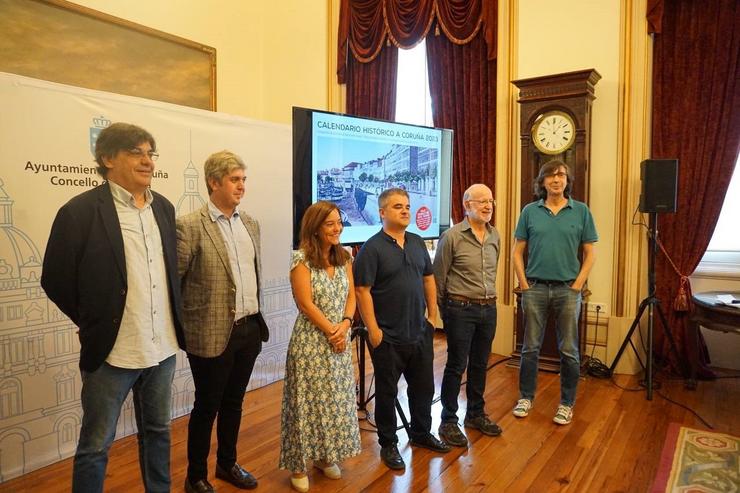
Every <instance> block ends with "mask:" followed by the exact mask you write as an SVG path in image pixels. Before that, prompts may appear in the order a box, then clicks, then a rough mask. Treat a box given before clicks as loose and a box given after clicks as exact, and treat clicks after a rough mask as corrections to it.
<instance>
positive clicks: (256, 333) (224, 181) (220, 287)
mask: <svg viewBox="0 0 740 493" xmlns="http://www.w3.org/2000/svg"><path fill="white" fill-rule="evenodd" d="M245 169H246V166H245V165H244V162H243V161H242V160H241V158H240V157H239V156H237V155H236V154H234V153H232V152H229V151H221V152H217V153H215V154H213V155H211V156H210V157H209V158H208V159H207V160H206V163H205V167H204V171H205V179H206V186H207V187H208V194H209V200H208V203H207V204H206V205H205V206H203V208H201V209H200V210H199V211H195V212H193V213H191V214H188V215H187V216H184V217H181V218H179V219H178V220H177V256H178V272H179V275H180V280H181V284H182V302H183V329H184V332H185V347H186V351H187V353H188V360H189V361H190V369H191V370H192V373H193V381H194V382H195V405H194V407H193V411H192V412H191V413H190V423H189V425H188V474H187V477H186V478H185V491H186V492H188V493H208V492H213V491H215V490H214V488H213V486H212V485H211V484H210V483H209V482H208V466H207V460H208V454H209V452H210V443H211V431H212V429H213V422H214V421H215V419H216V417H217V416H218V425H217V438H218V451H217V457H216V458H217V461H216V477H217V478H219V479H223V480H225V481H228V482H229V483H231V484H233V485H235V486H237V487H239V488H243V489H252V488H255V487H257V480H256V479H255V478H254V476H252V475H251V474H250V473H249V472H247V471H246V470H244V469H243V468H242V467H241V466H240V465H239V464H237V463H236V441H237V437H238V435H239V425H240V423H241V417H242V401H243V399H244V392H245V390H246V388H247V384H248V383H249V377H250V375H251V374H252V368H253V367H254V362H255V360H256V359H257V355H258V354H259V352H260V350H261V349H262V342H263V341H267V339H268V337H269V332H268V328H267V325H266V324H265V321H264V319H263V317H262V314H261V313H260V306H259V284H260V283H259V281H260V265H261V264H260V230H259V224H258V223H257V221H255V220H254V219H253V218H251V217H250V216H248V215H247V214H245V213H244V212H242V211H239V210H238V209H237V207H238V206H239V203H240V201H241V199H242V197H243V196H244V183H245V180H246V178H245V176H244V171H245Z"/></svg>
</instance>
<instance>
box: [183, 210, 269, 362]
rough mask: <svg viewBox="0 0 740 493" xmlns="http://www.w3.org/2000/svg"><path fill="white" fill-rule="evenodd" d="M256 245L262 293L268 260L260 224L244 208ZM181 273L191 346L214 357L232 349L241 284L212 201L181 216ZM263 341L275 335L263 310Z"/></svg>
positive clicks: (186, 330) (193, 350)
mask: <svg viewBox="0 0 740 493" xmlns="http://www.w3.org/2000/svg"><path fill="white" fill-rule="evenodd" d="M239 217H240V218H241V219H242V222H244V226H246V228H247V231H248V232H249V236H250V237H251V238H252V242H253V243H254V253H255V270H256V273H257V296H258V298H259V294H260V289H259V285H260V280H261V275H262V272H261V271H262V263H261V260H260V227H259V223H258V222H257V221H255V220H254V219H253V218H252V217H250V216H249V215H247V214H245V213H244V212H242V211H239ZM177 272H178V274H179V276H180V282H181V286H182V304H183V310H182V312H183V331H184V333H185V350H186V351H187V352H188V353H191V354H194V355H196V356H200V357H202V358H214V357H216V356H219V355H220V354H221V353H223V352H224V350H225V349H226V345H227V344H228V342H229V337H231V329H232V327H233V324H234V314H235V313H236V284H235V282H234V275H233V273H232V272H231V267H230V264H229V255H228V253H227V252H226V247H225V246H224V240H223V237H222V236H221V230H220V229H219V227H218V224H216V223H214V222H213V221H212V220H211V217H210V216H209V214H208V205H207V204H206V205H204V206H203V207H202V208H201V209H200V210H198V211H195V212H192V213H190V214H188V215H186V216H183V217H180V218H178V219H177ZM257 319H258V322H259V324H260V333H261V337H262V340H263V341H267V340H268V338H269V336H270V334H269V330H268V327H267V324H266V323H265V320H264V318H263V317H262V313H258V314H257Z"/></svg>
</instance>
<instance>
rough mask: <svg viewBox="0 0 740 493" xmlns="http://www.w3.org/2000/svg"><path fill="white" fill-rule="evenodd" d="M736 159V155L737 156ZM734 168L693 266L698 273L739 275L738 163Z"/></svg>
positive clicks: (739, 170) (739, 187)
mask: <svg viewBox="0 0 740 493" xmlns="http://www.w3.org/2000/svg"><path fill="white" fill-rule="evenodd" d="M738 162H740V158H739V159H738ZM738 162H736V163H735V171H734V172H733V174H732V179H731V180H730V186H729V187H728V188H727V195H725V203H724V205H723V206H722V211H721V212H720V214H719V219H718V220H717V226H716V227H715V228H714V234H713V235H712V240H711V241H710V242H709V246H708V247H707V251H706V253H705V254H704V257H703V258H702V259H701V262H700V263H699V267H698V268H697V269H696V274H698V275H700V276H702V277H712V276H716V275H721V276H730V277H740V229H738V227H737V216H738V213H740V166H738Z"/></svg>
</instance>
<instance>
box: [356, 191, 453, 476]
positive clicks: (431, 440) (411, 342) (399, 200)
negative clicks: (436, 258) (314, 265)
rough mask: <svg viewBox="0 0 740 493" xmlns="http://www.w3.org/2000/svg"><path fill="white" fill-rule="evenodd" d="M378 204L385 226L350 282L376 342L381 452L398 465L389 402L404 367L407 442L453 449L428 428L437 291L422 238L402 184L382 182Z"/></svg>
mask: <svg viewBox="0 0 740 493" xmlns="http://www.w3.org/2000/svg"><path fill="white" fill-rule="evenodd" d="M378 206H379V208H380V218H381V219H382V221H383V229H382V230H381V231H380V232H378V233H377V234H376V235H374V236H373V237H372V238H370V239H369V240H367V242H365V244H364V245H363V247H362V248H361V249H360V251H359V253H358V254H357V258H356V259H355V263H354V275H355V287H356V292H357V302H358V305H359V308H360V313H361V315H362V319H363V321H364V322H365V326H366V327H367V331H368V338H369V342H370V345H371V346H372V348H373V349H372V351H371V356H372V360H373V367H374V368H375V423H376V425H377V428H378V443H380V447H381V449H380V458H381V459H382V460H383V462H384V463H385V464H386V465H387V466H388V467H389V468H391V469H403V468H404V467H405V464H404V462H403V458H402V457H401V454H400V453H399V452H398V447H397V444H398V437H397V436H396V409H395V406H394V404H395V399H396V396H397V395H398V379H399V378H400V377H401V375H402V374H403V376H404V378H405V379H406V383H407V384H408V400H409V410H410V412H411V432H410V435H411V436H410V437H409V438H410V443H411V445H414V446H418V447H424V448H427V449H430V450H434V451H436V452H443V453H444V452H448V451H449V450H450V447H449V446H448V445H447V444H446V443H444V442H442V441H440V440H438V439H437V438H436V437H435V436H434V435H432V434H431V433H430V429H431V427H432V398H433V397H434V371H433V367H432V364H433V361H434V350H433V347H432V339H433V332H434V325H433V324H432V323H431V322H430V320H434V319H435V318H436V317H437V299H436V298H437V294H436V288H435V282H434V274H433V271H432V262H431V260H430V258H429V253H428V252H427V249H426V245H425V244H424V241H423V240H422V239H421V237H420V236H418V235H415V234H413V233H408V232H407V231H406V228H407V227H408V225H409V221H410V218H411V207H410V205H409V195H408V193H407V192H406V191H405V190H402V189H400V188H391V189H388V190H385V191H384V192H383V193H381V194H380V197H378ZM425 309H426V310H428V312H427V315H428V318H425V316H424V312H425Z"/></svg>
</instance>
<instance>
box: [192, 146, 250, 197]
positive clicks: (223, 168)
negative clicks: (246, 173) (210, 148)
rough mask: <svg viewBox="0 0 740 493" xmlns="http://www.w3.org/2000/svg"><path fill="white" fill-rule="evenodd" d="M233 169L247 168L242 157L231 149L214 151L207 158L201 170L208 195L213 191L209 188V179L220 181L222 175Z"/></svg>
mask: <svg viewBox="0 0 740 493" xmlns="http://www.w3.org/2000/svg"><path fill="white" fill-rule="evenodd" d="M235 169H243V170H246V169H247V165H245V164H244V161H242V158H240V157H239V156H237V155H236V154H234V153H233V152H231V151H227V150H223V151H219V152H214V153H213V154H211V155H210V156H208V159H206V164H205V165H204V166H203V172H204V173H205V175H206V188H207V189H208V195H210V194H211V192H213V190H212V189H211V183H210V182H211V180H215V181H217V182H219V183H220V182H221V180H222V179H223V177H224V176H226V175H228V174H229V173H231V172H232V171H234V170H235Z"/></svg>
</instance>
